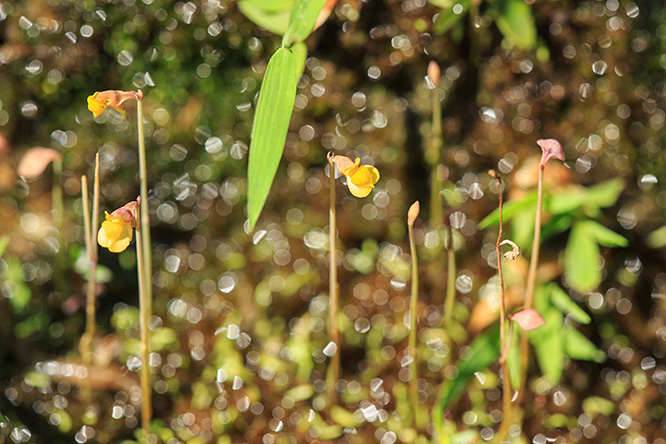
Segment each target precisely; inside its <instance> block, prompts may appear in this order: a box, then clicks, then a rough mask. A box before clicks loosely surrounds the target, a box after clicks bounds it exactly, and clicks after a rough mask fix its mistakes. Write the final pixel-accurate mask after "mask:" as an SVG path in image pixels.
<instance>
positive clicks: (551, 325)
mask: <svg viewBox="0 0 666 444" xmlns="http://www.w3.org/2000/svg"><path fill="white" fill-rule="evenodd" d="M540 312H541V315H542V316H543V317H544V318H545V319H546V325H544V326H543V327H541V328H539V329H537V330H533V331H531V332H529V333H528V334H529V338H530V342H531V343H532V344H533V345H534V349H535V354H536V358H537V362H538V363H539V368H540V369H541V373H543V375H544V376H545V377H546V378H547V379H548V380H549V381H550V382H552V383H553V384H556V383H557V382H558V381H559V380H560V377H561V376H562V369H563V367H564V362H563V360H564V337H563V336H562V314H561V313H560V312H558V311H557V310H555V309H552V308H551V309H549V310H547V311H545V312H542V311H541V310H540Z"/></svg>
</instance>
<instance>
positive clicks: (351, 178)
mask: <svg viewBox="0 0 666 444" xmlns="http://www.w3.org/2000/svg"><path fill="white" fill-rule="evenodd" d="M331 161H332V162H333V163H335V164H336V165H337V166H338V171H340V174H343V175H344V176H345V177H346V178H347V186H348V187H349V191H350V192H351V193H352V195H354V196H355V197H359V198H361V197H366V196H367V195H368V194H370V192H371V191H372V189H373V188H374V187H375V184H376V183H377V181H378V180H379V170H378V169H377V168H375V167H374V166H372V165H361V159H360V158H358V157H357V158H356V160H354V161H353V162H352V160H351V159H350V158H348V157H345V156H332V157H331Z"/></svg>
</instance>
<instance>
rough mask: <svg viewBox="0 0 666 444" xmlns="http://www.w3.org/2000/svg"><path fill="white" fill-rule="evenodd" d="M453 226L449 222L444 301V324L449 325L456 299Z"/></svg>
mask: <svg viewBox="0 0 666 444" xmlns="http://www.w3.org/2000/svg"><path fill="white" fill-rule="evenodd" d="M453 230H454V228H453V226H451V224H450V223H449V230H448V231H449V236H448V244H447V246H446V299H445V301H444V325H445V326H446V325H449V322H450V321H451V318H452V317H453V307H454V304H455V301H456V273H457V271H456V250H455V248H453Z"/></svg>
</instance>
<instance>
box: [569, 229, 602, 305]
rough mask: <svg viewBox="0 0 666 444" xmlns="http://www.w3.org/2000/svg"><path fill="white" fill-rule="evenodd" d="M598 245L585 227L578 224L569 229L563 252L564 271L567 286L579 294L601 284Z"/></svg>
mask: <svg viewBox="0 0 666 444" xmlns="http://www.w3.org/2000/svg"><path fill="white" fill-rule="evenodd" d="M599 265H600V256H599V245H597V242H596V239H595V238H594V237H593V236H592V235H591V234H590V232H589V230H588V229H587V225H586V224H585V223H584V222H579V223H577V224H575V225H574V226H573V228H572V229H571V234H570V235H569V241H568V242H567V247H566V250H565V251H564V270H565V271H566V273H567V280H568V282H569V284H570V285H571V286H572V287H573V288H574V289H575V290H576V291H578V292H580V293H587V292H588V291H592V290H594V289H595V288H597V287H598V286H599V284H600V283H601V269H600V267H599Z"/></svg>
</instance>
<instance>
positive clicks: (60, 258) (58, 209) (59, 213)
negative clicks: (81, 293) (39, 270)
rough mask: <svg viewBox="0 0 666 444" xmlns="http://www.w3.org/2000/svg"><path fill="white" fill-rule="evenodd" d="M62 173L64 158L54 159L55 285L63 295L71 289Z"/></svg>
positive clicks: (52, 189) (52, 188) (52, 191)
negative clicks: (68, 275)
mask: <svg viewBox="0 0 666 444" xmlns="http://www.w3.org/2000/svg"><path fill="white" fill-rule="evenodd" d="M61 175H62V159H56V160H54V161H53V185H52V186H51V205H52V208H53V226H54V227H55V229H56V232H57V234H56V236H57V239H58V244H59V245H58V251H57V253H56V255H55V265H56V270H55V275H54V276H55V277H54V282H55V287H56V290H57V291H58V292H59V293H60V294H61V295H63V296H64V295H66V294H67V293H68V289H69V282H68V279H67V276H66V273H67V270H66V268H67V266H66V263H67V260H66V254H67V253H66V252H67V247H66V245H65V233H64V226H65V222H64V220H65V219H64V204H63V197H62V185H61V184H60V176H61Z"/></svg>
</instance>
